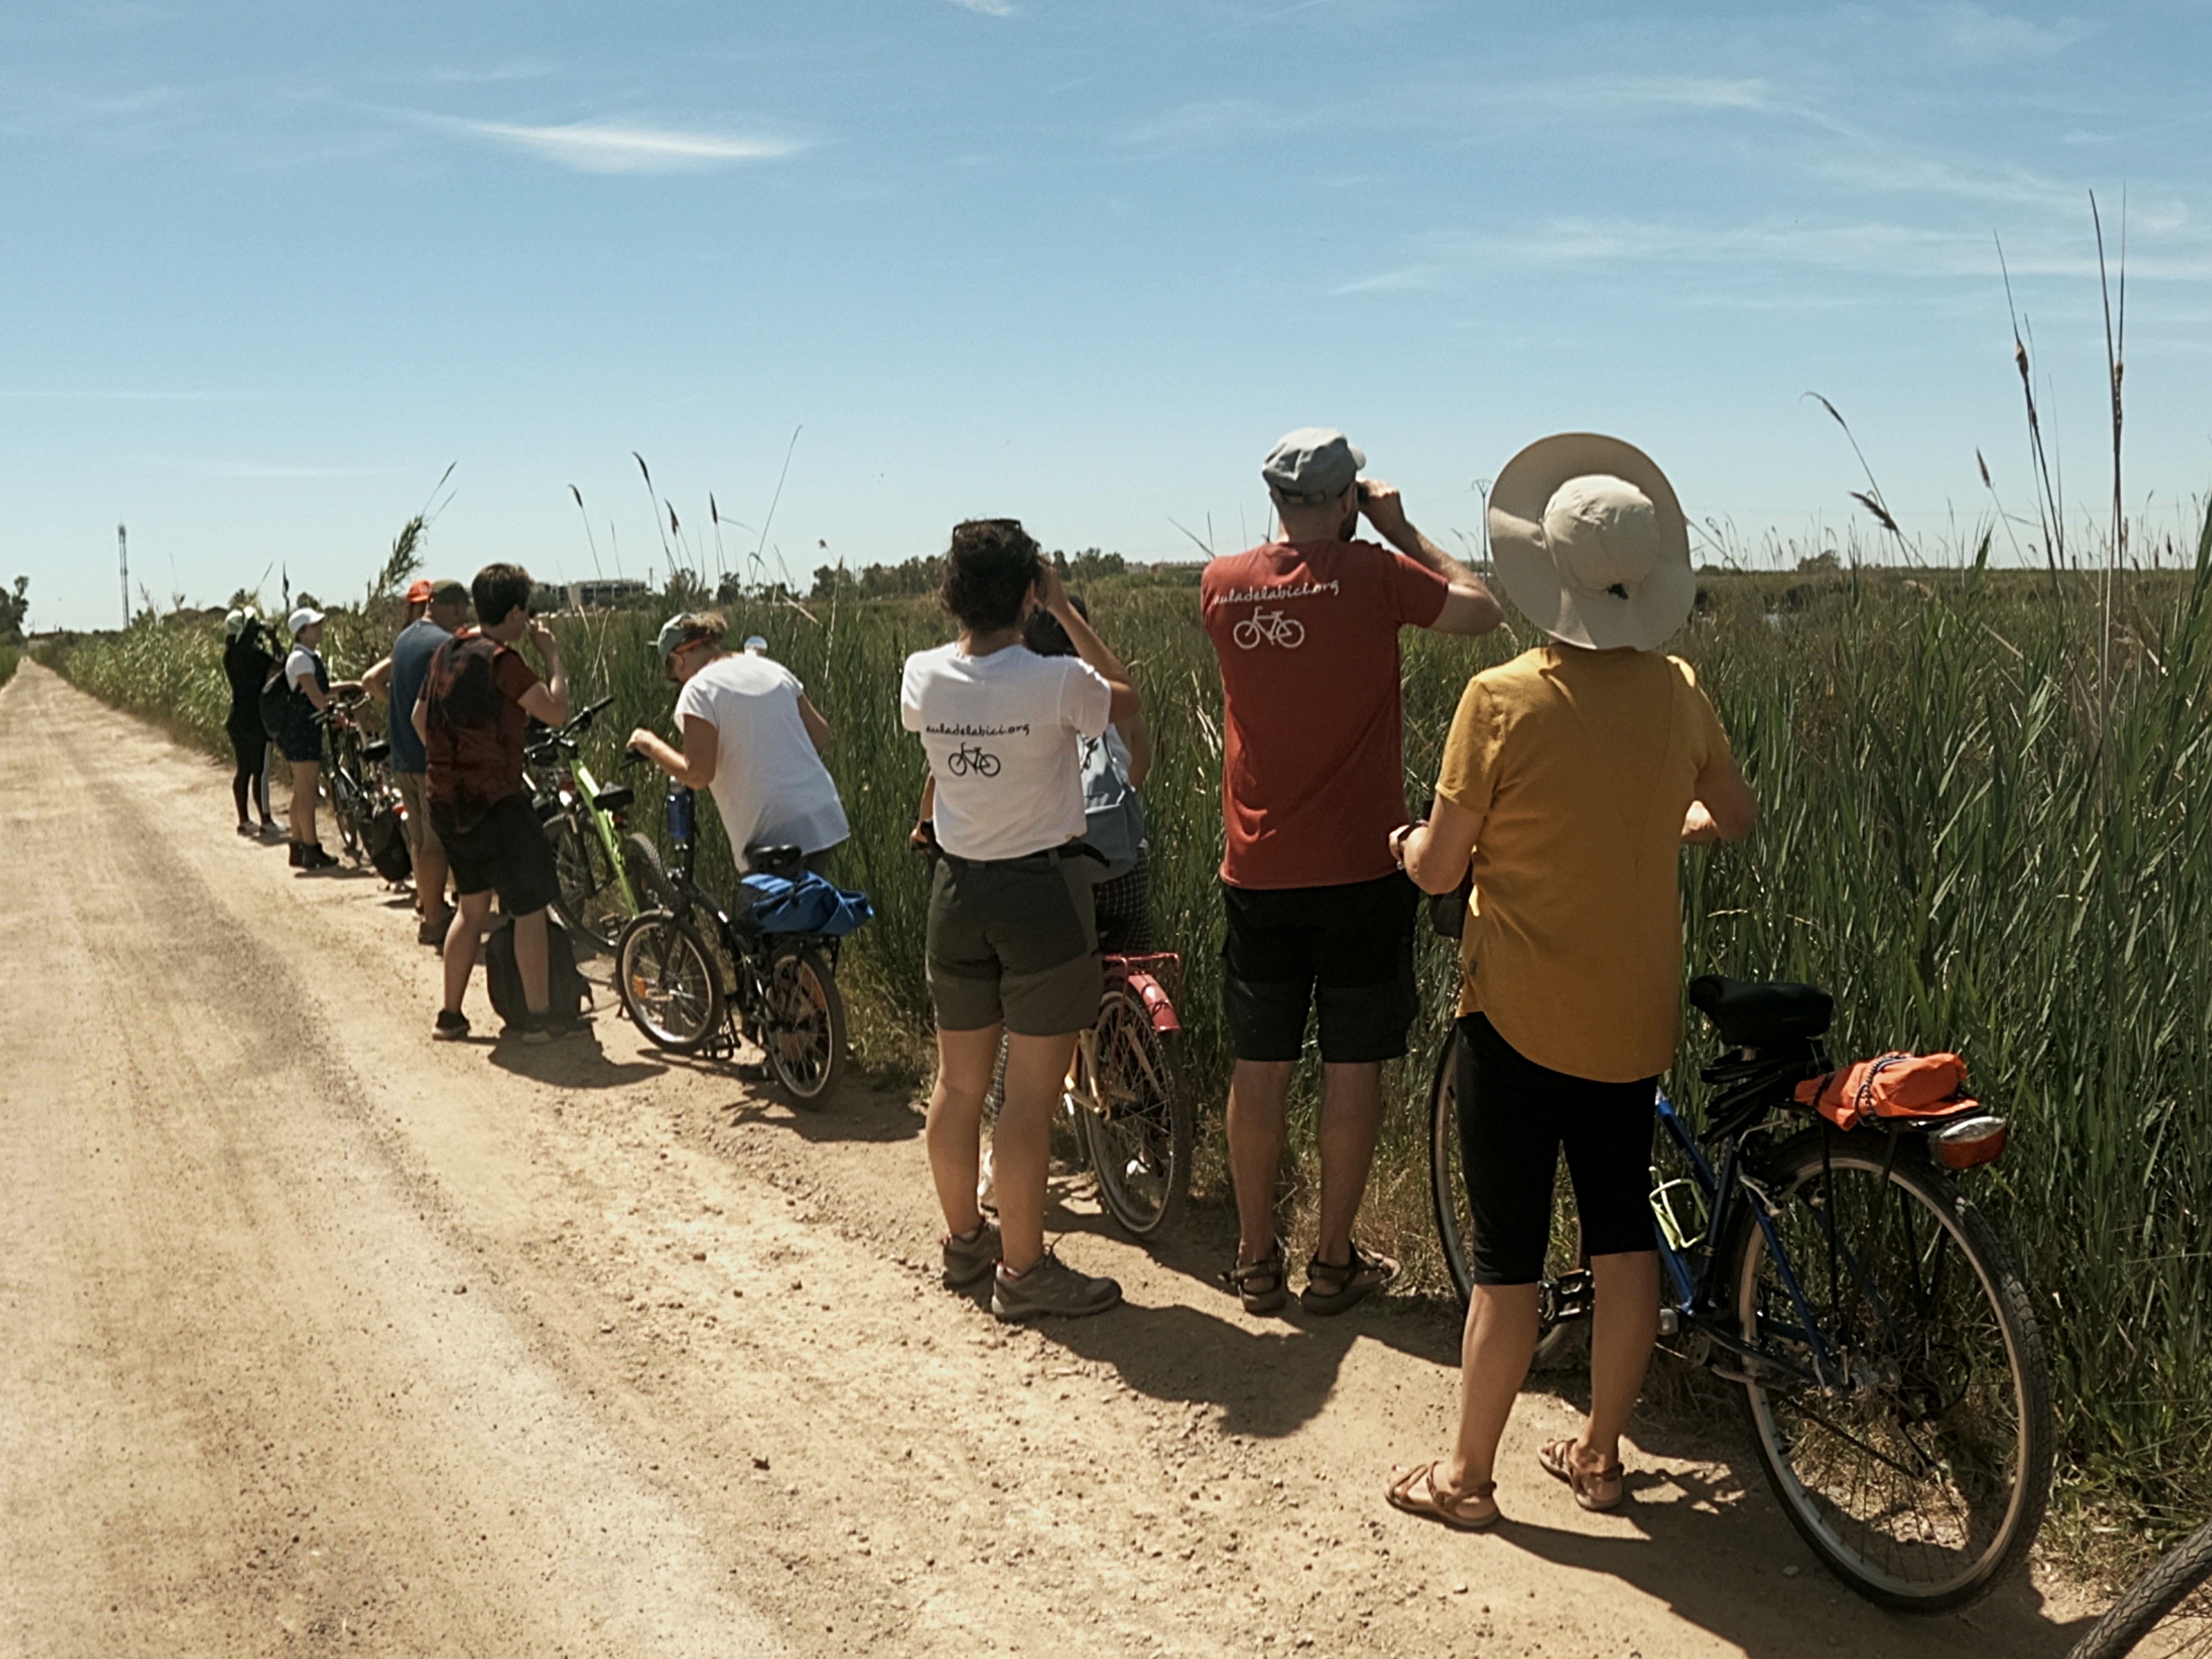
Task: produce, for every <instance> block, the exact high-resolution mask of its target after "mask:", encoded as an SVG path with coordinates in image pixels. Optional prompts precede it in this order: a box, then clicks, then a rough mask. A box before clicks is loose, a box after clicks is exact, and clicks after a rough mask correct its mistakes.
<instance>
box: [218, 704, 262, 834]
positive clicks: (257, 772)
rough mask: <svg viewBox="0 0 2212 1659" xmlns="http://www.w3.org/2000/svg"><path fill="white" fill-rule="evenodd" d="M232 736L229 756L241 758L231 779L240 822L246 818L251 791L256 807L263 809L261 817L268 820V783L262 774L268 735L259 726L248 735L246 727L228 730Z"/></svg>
mask: <svg viewBox="0 0 2212 1659" xmlns="http://www.w3.org/2000/svg"><path fill="white" fill-rule="evenodd" d="M225 730H227V731H228V732H229V733H230V752H231V753H232V754H234V755H235V756H236V757H238V770H237V771H235V772H234V773H233V774H232V775H231V779H230V795H231V799H233V800H234V801H236V802H237V803H238V821H239V822H240V823H245V822H246V791H247V789H248V788H249V787H250V788H251V789H252V792H253V804H254V805H256V806H258V807H259V808H260V809H261V816H262V817H264V818H266V817H268V816H269V779H268V775H266V774H265V773H264V771H263V770H262V764H261V763H262V762H263V761H264V759H265V758H266V757H267V756H268V753H269V734H268V733H267V732H264V731H263V730H262V729H261V728H260V727H259V726H255V727H254V728H253V729H252V731H250V732H249V731H247V730H246V728H245V727H243V726H228V727H226V728H225Z"/></svg>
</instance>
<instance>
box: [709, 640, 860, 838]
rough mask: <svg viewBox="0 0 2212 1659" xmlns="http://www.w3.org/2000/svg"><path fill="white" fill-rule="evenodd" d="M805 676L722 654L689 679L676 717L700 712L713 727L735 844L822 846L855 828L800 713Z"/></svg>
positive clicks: (717, 783) (721, 805)
mask: <svg viewBox="0 0 2212 1659" xmlns="http://www.w3.org/2000/svg"><path fill="white" fill-rule="evenodd" d="M804 689H805V688H803V687H802V686H801V685H800V684H799V678H798V677H797V676H796V675H794V674H793V672H792V671H790V670H789V669H788V668H786V667H785V666H784V665H782V664H781V663H779V662H774V661H771V660H770V659H768V658H766V657H754V656H742V657H737V656H732V657H717V658H715V659H714V661H712V662H710V663H708V665H706V666H705V667H704V668H702V669H701V670H700V671H698V672H697V673H696V674H694V675H693V676H692V677H691V678H690V679H688V680H686V681H684V690H683V691H682V692H681V693H680V694H679V695H678V697H677V699H676V719H677V724H678V726H679V728H680V727H681V726H682V724H683V722H684V720H685V719H686V718H687V717H690V716H696V717H697V718H698V719H700V720H705V721H706V722H707V723H708V725H709V726H713V727H714V736H715V744H714V782H713V783H712V784H710V785H709V786H708V787H709V788H710V789H712V790H713V791H714V805H715V808H716V809H717V810H718V811H720V813H721V815H722V828H723V829H726V830H728V831H729V835H730V850H731V851H732V852H733V853H735V854H737V855H738V866H739V867H740V868H743V867H744V852H745V848H748V847H796V848H799V850H800V851H801V852H805V853H818V852H820V851H822V849H823V848H825V847H835V846H836V844H837V843H838V842H841V841H843V840H844V839H845V838H846V836H849V835H851V834H852V833H853V831H852V827H851V825H849V824H848V823H846V821H845V806H844V803H843V802H842V801H840V800H839V799H837V785H836V782H835V781H833V780H832V779H831V777H830V776H829V769H828V768H827V767H825V766H823V764H822V757H821V756H819V755H817V753H815V751H814V740H813V739H812V738H809V737H808V736H807V735H806V725H805V721H803V720H800V719H799V693H800V691H801V690H804Z"/></svg>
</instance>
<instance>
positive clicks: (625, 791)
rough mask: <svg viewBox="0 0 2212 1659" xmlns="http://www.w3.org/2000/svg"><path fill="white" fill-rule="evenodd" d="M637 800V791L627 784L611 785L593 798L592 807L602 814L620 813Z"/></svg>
mask: <svg viewBox="0 0 2212 1659" xmlns="http://www.w3.org/2000/svg"><path fill="white" fill-rule="evenodd" d="M636 799H637V791H636V790H635V789H633V788H631V787H629V785H628V784H626V783H616V784H610V785H608V786H607V787H605V789H602V790H600V791H599V793H598V794H596V795H594V796H592V805H594V806H596V807H598V808H599V811H602V812H620V811H624V810H626V809H627V808H628V807H629V805H631V804H632V803H633V802H635V800H636Z"/></svg>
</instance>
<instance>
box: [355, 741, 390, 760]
mask: <svg viewBox="0 0 2212 1659" xmlns="http://www.w3.org/2000/svg"><path fill="white" fill-rule="evenodd" d="M391 752H392V745H391V744H389V743H388V742H386V741H385V740H384V739H383V738H379V739H378V740H377V741H376V742H374V743H365V744H362V746H361V757H362V759H363V760H365V761H368V762H370V763H372V764H373V763H375V762H377V761H380V760H382V759H383V758H384V757H386V755H388V754H390V753H391Z"/></svg>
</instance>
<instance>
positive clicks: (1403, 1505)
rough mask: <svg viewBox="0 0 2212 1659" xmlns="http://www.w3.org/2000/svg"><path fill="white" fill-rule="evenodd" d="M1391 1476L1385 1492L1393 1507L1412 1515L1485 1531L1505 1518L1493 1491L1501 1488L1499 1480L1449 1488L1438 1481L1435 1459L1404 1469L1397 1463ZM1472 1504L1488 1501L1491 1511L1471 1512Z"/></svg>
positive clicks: (1452, 1526) (1457, 1529)
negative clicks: (1416, 1489) (1465, 1488)
mask: <svg viewBox="0 0 2212 1659" xmlns="http://www.w3.org/2000/svg"><path fill="white" fill-rule="evenodd" d="M1390 1476H1391V1479H1390V1484H1389V1486H1388V1487H1387V1488H1385V1489H1384V1492H1383V1496H1384V1497H1385V1498H1389V1500H1390V1507H1391V1508H1392V1509H1394V1510H1405V1512H1406V1513H1407V1514H1408V1515H1420V1516H1427V1517H1428V1518H1429V1519H1431V1520H1433V1521H1441V1522H1443V1523H1444V1525H1446V1526H1448V1527H1450V1528H1454V1529H1455V1530H1456V1531H1459V1532H1482V1531H1485V1530H1486V1529H1487V1528H1491V1527H1494V1526H1496V1525H1497V1524H1498V1522H1499V1521H1500V1520H1501V1519H1502V1518H1503V1516H1501V1515H1500V1514H1499V1512H1498V1505H1497V1504H1495V1503H1493V1502H1492V1499H1491V1494H1492V1492H1496V1491H1497V1490H1498V1483H1497V1482H1496V1481H1495V1480H1484V1481H1481V1482H1480V1483H1478V1484H1477V1485H1475V1486H1470V1487H1468V1489H1467V1490H1466V1491H1465V1492H1446V1491H1445V1490H1444V1489H1443V1487H1442V1486H1438V1485H1437V1465H1436V1464H1434V1463H1416V1464H1414V1465H1413V1468H1410V1469H1401V1468H1398V1467H1397V1466H1395V1465H1393V1466H1392V1468H1391V1470H1390ZM1417 1482H1418V1483H1419V1487H1420V1490H1419V1492H1416V1491H1415V1490H1414V1486H1415V1483H1417ZM1468 1504H1489V1505H1490V1509H1489V1512H1488V1513H1487V1514H1482V1515H1469V1514H1468V1512H1467V1505H1468Z"/></svg>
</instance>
